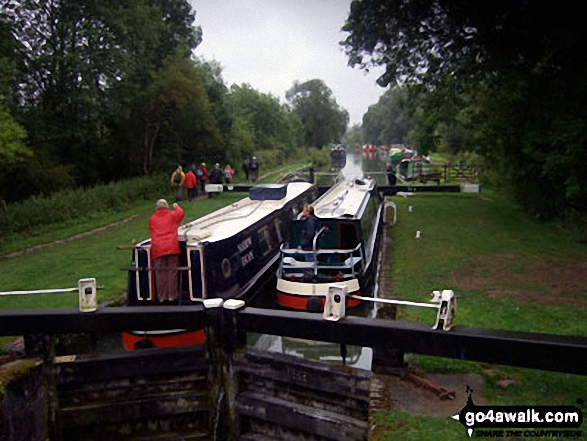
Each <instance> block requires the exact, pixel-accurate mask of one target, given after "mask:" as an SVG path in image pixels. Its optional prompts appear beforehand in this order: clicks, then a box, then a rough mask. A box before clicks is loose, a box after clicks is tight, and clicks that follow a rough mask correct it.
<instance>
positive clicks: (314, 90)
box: [285, 80, 349, 148]
mask: <svg viewBox="0 0 587 441" xmlns="http://www.w3.org/2000/svg"><path fill="white" fill-rule="evenodd" d="M285 97H286V99H287V100H288V101H289V102H290V103H291V105H292V107H293V110H294V112H295V113H296V114H297V115H298V116H299V118H300V120H301V121H302V124H303V126H304V130H305V143H306V144H307V145H311V146H315V147H318V148H321V147H323V146H325V145H328V144H330V143H332V142H340V140H341V139H342V136H343V135H344V133H345V131H346V127H347V125H348V122H349V114H348V112H347V111H346V110H344V109H341V108H340V107H339V105H338V104H337V102H336V100H335V99H334V97H333V96H332V91H331V90H330V89H329V88H328V87H327V86H326V84H325V83H324V81H322V80H310V81H306V82H305V83H301V84H300V83H299V82H297V81H296V82H295V83H294V85H293V86H292V87H291V89H289V90H288V91H287V92H286V94H285Z"/></svg>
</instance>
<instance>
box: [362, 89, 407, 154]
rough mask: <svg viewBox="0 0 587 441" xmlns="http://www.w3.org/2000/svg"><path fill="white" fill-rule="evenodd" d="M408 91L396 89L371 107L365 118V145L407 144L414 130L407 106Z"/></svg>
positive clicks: (384, 95) (363, 128)
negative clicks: (411, 131)
mask: <svg viewBox="0 0 587 441" xmlns="http://www.w3.org/2000/svg"><path fill="white" fill-rule="evenodd" d="M405 100H406V90H405V89H402V88H399V87H394V88H391V89H388V90H387V91H386V92H385V93H384V94H383V95H382V96H381V98H379V102H378V103H377V104H374V105H372V106H370V107H369V110H367V113H366V114H365V115H364V116H363V127H362V130H363V139H364V140H365V144H376V145H391V144H406V143H407V142H408V134H409V132H410V129H411V128H412V119H411V118H410V116H409V114H408V111H407V107H406V105H405Z"/></svg>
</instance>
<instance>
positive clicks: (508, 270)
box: [372, 192, 587, 441]
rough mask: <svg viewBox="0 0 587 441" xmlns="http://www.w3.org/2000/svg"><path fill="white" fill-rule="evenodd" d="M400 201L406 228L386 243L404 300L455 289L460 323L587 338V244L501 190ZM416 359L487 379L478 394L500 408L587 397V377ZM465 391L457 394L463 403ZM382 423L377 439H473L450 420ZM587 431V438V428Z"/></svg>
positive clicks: (400, 418) (401, 225)
mask: <svg viewBox="0 0 587 441" xmlns="http://www.w3.org/2000/svg"><path fill="white" fill-rule="evenodd" d="M394 202H395V203H396V204H397V207H398V224H397V225H396V226H394V227H392V233H391V234H392V241H391V243H389V244H387V245H386V246H388V247H390V250H389V251H390V252H391V253H392V256H393V258H392V260H391V262H386V264H387V265H390V266H391V273H392V279H393V294H394V295H395V296H396V297H398V298H400V299H405V300H413V301H426V300H428V298H429V294H430V293H431V292H432V291H434V290H443V289H452V290H454V291H455V293H456V294H457V295H458V296H460V298H459V303H458V311H457V320H456V323H457V325H461V326H471V327H480V328H493V329H505V330H514V331H528V332H539V333H548V334H569V335H579V336H587V295H586V292H585V286H587V285H586V284H587V247H586V246H585V245H584V244H579V243H575V242H572V241H571V240H570V239H568V238H567V237H565V236H563V235H561V234H559V233H557V232H556V231H554V230H553V229H551V228H550V227H549V226H547V225H544V224H542V223H538V222H537V221H536V220H535V219H533V218H531V217H528V216H526V215H525V214H523V213H521V212H520V211H519V210H518V209H517V208H516V207H515V206H514V205H513V204H512V203H510V202H509V201H508V200H507V199H506V198H504V197H503V196H501V195H499V194H497V193H491V192H484V193H483V194H481V195H476V194H460V193H456V194H419V195H416V196H414V197H408V198H402V197H396V198H394ZM410 206H411V207H412V208H411V210H410ZM417 231H420V238H416V232H417ZM398 317H399V320H404V321H416V322H424V323H429V324H431V325H432V324H433V322H434V318H435V313H434V311H433V310H429V309H419V308H408V307H400V309H399V311H398ZM411 361H412V363H414V364H415V365H416V366H417V367H418V369H420V370H421V372H423V373H444V374H447V373H448V374H463V373H475V374H477V375H479V376H481V377H482V379H483V384H484V386H483V390H482V391H475V395H476V396H477V398H480V396H481V394H482V395H483V397H484V399H485V400H486V402H487V404H490V405H563V404H564V405H575V404H576V403H577V400H582V401H583V402H584V400H585V398H586V397H587V377H586V376H580V375H567V374H559V373H552V372H545V371H538V370H534V369H522V368H514V367H505V366H496V365H490V364H483V363H471V362H465V361H460V360H452V359H444V358H438V357H424V356H411ZM568 362H569V363H574V362H576V361H575V360H572V359H569V360H568ZM585 371H586V372H587V366H585ZM465 387H466V385H465V384H463V390H458V391H457V396H458V397H460V398H461V399H462V400H463V406H464V404H465V400H466V391H465ZM475 395H474V398H475ZM431 399H435V398H431ZM476 402H478V400H477V401H476ZM375 421H376V423H377V428H378V429H377V431H376V434H375V436H374V437H373V438H372V439H373V440H375V441H381V440H391V439H404V440H445V439H446V440H452V439H463V440H465V439H469V437H468V435H467V434H466V432H465V430H464V428H463V427H462V426H461V425H460V424H459V423H458V422H456V421H453V420H450V419H449V415H445V416H442V417H438V416H430V415H421V416H416V415H412V414H408V413H405V412H402V411H401V410H394V411H390V412H383V413H380V414H378V415H376V417H375ZM583 432H584V434H585V437H586V438H587V433H585V432H587V426H586V425H585V424H584V426H583ZM506 439H507V438H506ZM516 439H534V438H516Z"/></svg>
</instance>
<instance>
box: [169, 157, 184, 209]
mask: <svg viewBox="0 0 587 441" xmlns="http://www.w3.org/2000/svg"><path fill="white" fill-rule="evenodd" d="M171 186H172V187H173V188H175V200H176V201H177V202H179V201H181V197H182V192H183V187H184V186H185V173H184V172H183V169H182V168H181V165H178V166H177V169H175V171H174V172H173V173H172V174H171Z"/></svg>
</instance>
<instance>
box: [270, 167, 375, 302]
mask: <svg viewBox="0 0 587 441" xmlns="http://www.w3.org/2000/svg"><path fill="white" fill-rule="evenodd" d="M382 202H383V200H382V197H381V195H380V194H379V193H378V191H377V187H376V185H375V181H374V180H373V179H370V178H365V179H356V180H351V181H341V182H339V183H338V184H336V185H334V186H333V187H332V188H331V189H330V190H328V191H327V192H326V193H325V194H324V195H322V196H321V197H320V198H319V199H317V200H316V201H315V202H314V203H313V204H312V205H313V206H314V214H315V215H316V216H317V217H318V219H319V229H318V232H317V233H316V236H315V237H314V244H313V249H312V250H309V251H308V250H301V249H299V248H298V245H299V243H300V239H301V232H302V229H303V223H304V221H303V220H302V219H301V218H299V219H298V220H295V221H294V222H293V224H292V235H291V239H290V242H289V244H284V245H283V246H282V247H281V254H280V256H281V258H280V263H279V268H278V270H277V289H276V291H277V303H278V304H279V305H281V306H283V307H286V308H291V309H300V310H315V309H316V306H317V305H318V306H319V308H320V309H323V307H324V302H325V299H326V295H327V293H328V288H329V286H330V285H331V284H334V283H336V284H337V285H344V286H346V287H347V292H348V294H349V295H359V296H364V297H369V296H373V293H374V287H375V275H376V270H377V259H378V255H379V249H380V245H381V238H382V232H383V203H382ZM310 302H311V303H310ZM359 303H360V300H357V299H352V298H347V305H346V306H347V307H352V306H356V305H358V304H359Z"/></svg>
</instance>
